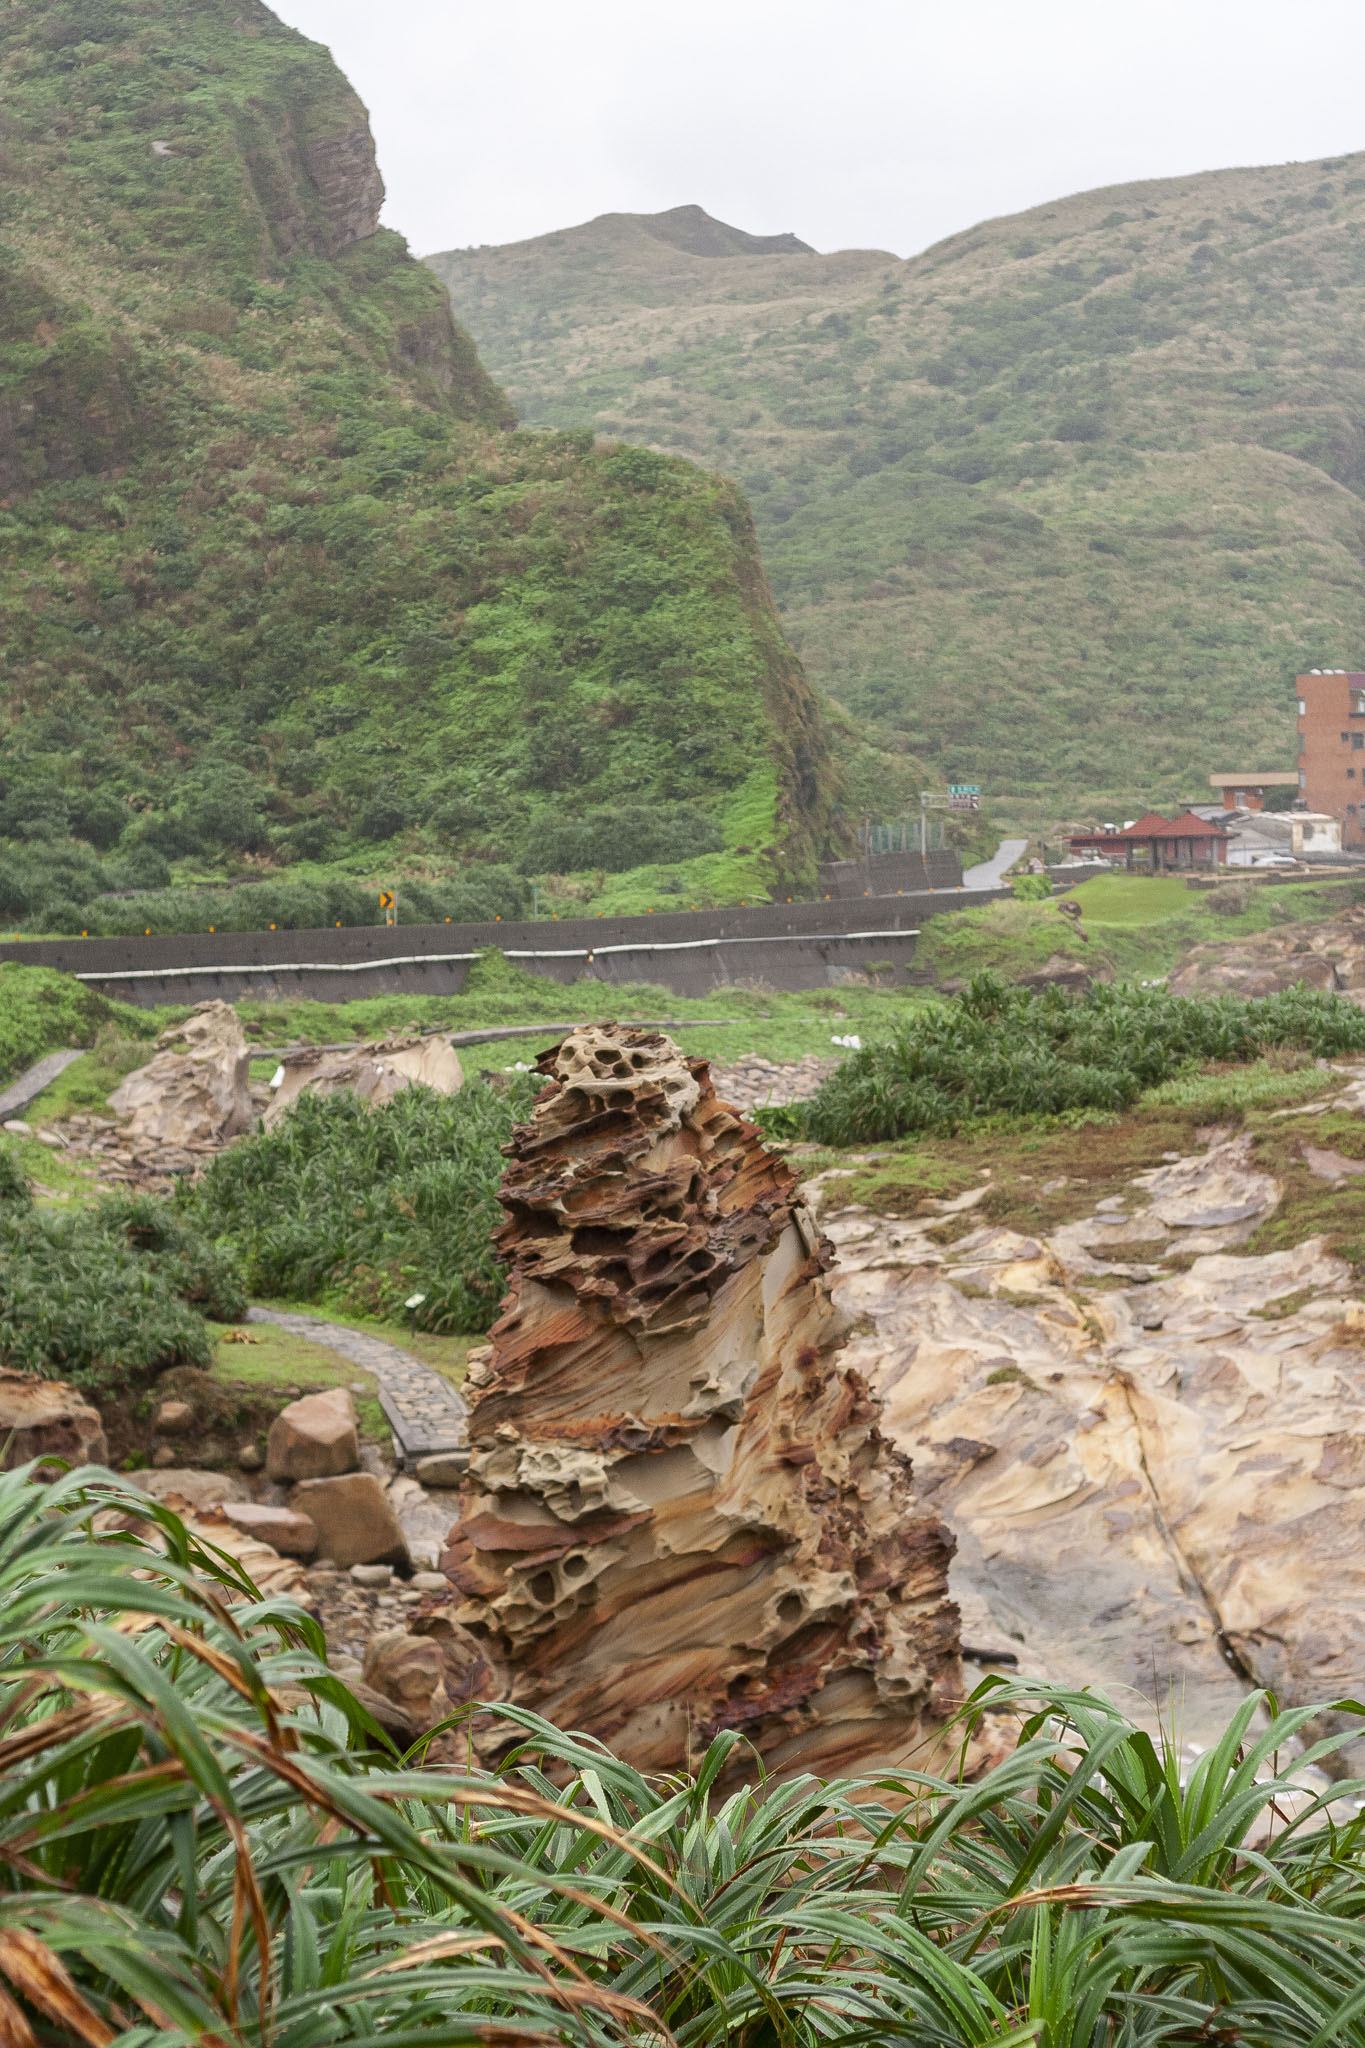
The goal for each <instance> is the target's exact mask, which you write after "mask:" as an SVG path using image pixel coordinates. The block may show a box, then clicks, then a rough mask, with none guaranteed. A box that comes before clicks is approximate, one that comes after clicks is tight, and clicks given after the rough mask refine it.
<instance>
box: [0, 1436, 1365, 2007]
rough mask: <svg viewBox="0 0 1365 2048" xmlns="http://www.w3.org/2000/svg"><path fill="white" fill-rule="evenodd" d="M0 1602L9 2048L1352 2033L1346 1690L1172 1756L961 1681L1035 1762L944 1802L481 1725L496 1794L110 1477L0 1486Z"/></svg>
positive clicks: (1019, 1759) (290, 1619) (1034, 1701)
mask: <svg viewBox="0 0 1365 2048" xmlns="http://www.w3.org/2000/svg"><path fill="white" fill-rule="evenodd" d="M100 1508H114V1509H117V1510H119V1514H118V1516H117V1517H116V1519H117V1520H118V1521H120V1522H123V1521H125V1520H126V1518H127V1517H129V1516H130V1515H131V1516H134V1517H137V1516H140V1517H141V1518H142V1521H143V1523H144V1525H145V1526H146V1527H147V1528H148V1531H149V1533H150V1534H151V1535H152V1536H153V1538H154V1539H155V1540H154V1543H152V1544H143V1543H142V1542H140V1541H139V1540H138V1539H137V1538H136V1537H131V1536H129V1535H126V1534H124V1533H123V1530H122V1528H118V1529H115V1530H111V1531H109V1532H108V1533H96V1531H95V1530H94V1529H93V1527H92V1516H93V1514H94V1512H95V1510H96V1509H100ZM0 1596H2V1597H0V1672H2V1673H3V1677H4V1681H5V1693H6V1706H7V1719H6V1734H7V1740H6V1742H5V1745H4V1750H3V1753H2V1754H0V1812H3V1814H4V1816H5V1819H4V1831H5V1839H6V1842H7V1844H12V1845H13V1846H12V1850H11V1853H10V1854H9V1855H8V1857H7V1865H8V1867H7V1872H6V1889H7V1902H6V1920H7V1930H6V1934H5V1946H4V1958H5V1965H6V1969H5V1975H6V1978H7V1980H8V1988H7V1990H6V1994H5V2007H6V2037H7V2038H8V2039H10V2040H12V2041H14V2042H30V2041H33V2040H35V2039H38V2040H42V2041H45V2042H50V2043H52V2044H54V2048H59V2044H60V2048H66V2044H70V2043H74V2042H76V2041H80V2042H82V2043H99V2042H106V2041H111V2040H113V2039H114V2037H115V2036H116V2035H117V2037H118V2038H119V2039H121V2040H128V2041H130V2042H134V2043H137V2044H140V2048H174V2044H176V2043H184V2042H185V2041H187V2040H189V2041H201V2042H203V2041H209V2042H212V2041H220V2042H226V2041H234V2042H235V2041H244V2040H248V2039H249V2040H252V2041H259V2040H269V2041H271V2042H274V2043H277V2044H281V2048H307V2044H312V2043H317V2042H338V2043H344V2042H357V2043H359V2042H371V2043H373V2042H385V2041H394V2042H399V2043H402V2044H403V2048H451V2044H456V2043H474V2042H481V2043H485V2044H489V2048H496V2044H498V2043H500V2042H503V2043H506V2044H507V2048H513V2044H522V2048H532V2044H534V2048H552V2044H555V2043H559V2044H561V2048H617V2044H619V2048H628V2044H631V2043H643V2042H658V2043H664V2042H675V2043H678V2044H681V2048H707V2044H710V2043H721V2042H725V2043H730V2044H733V2048H766V2044H770V2043H771V2044H773V2048H820V2044H827V2043H840V2042H842V2043H848V2044H858V2043H878V2044H880V2043H891V2042H904V2043H906V2044H909V2048H931V2044H947V2043H951V2042H958V2043H967V2042H973V2043H983V2044H984V2043H986V2042H997V2043H1001V2044H1005V2043H1014V2044H1020V2048H1021V2044H1023V2043H1025V2042H1031V2043H1034V2044H1035V2048H1091V2044H1100V2043H1122V2044H1125V2048H1138V2044H1147V2043H1151V2044H1155V2043H1158V2042H1175V2041H1187V2042H1196V2041H1203V2042H1208V2043H1214V2042H1224V2043H1232V2042H1243V2043H1247V2044H1249V2048H1309V2044H1310V2043H1316V2044H1323V2043H1327V2042H1330V2043H1333V2044H1342V2048H1360V2044H1361V2043H1362V2041H1365V2026H1363V2025H1362V2021H1361V2016H1360V2003H1361V2001H1360V1984H1361V1980H1362V1974H1365V1923H1362V1920H1361V1915H1360V1911H1359V1907H1360V1899H1361V1894H1362V1886H1363V1884H1365V1842H1363V1841H1362V1830H1361V1825H1360V1823H1359V1821H1355V1822H1351V1823H1345V1822H1341V1821H1334V1820H1333V1819H1332V1818H1331V1817H1330V1811H1328V1810H1325V1808H1326V1800H1325V1798H1324V1796H1323V1795H1322V1794H1321V1793H1320V1791H1319V1790H1318V1784H1319V1783H1320V1779H1318V1778H1317V1775H1316V1773H1315V1772H1314V1770H1313V1768H1312V1767H1313V1766H1323V1765H1326V1767H1327V1769H1328V1770H1329V1771H1330V1770H1331V1768H1332V1765H1333V1762H1334V1759H1335V1757H1336V1754H1337V1752H1338V1751H1340V1749H1341V1748H1342V1746H1343V1743H1344V1741H1346V1740H1349V1739H1350V1735H1351V1734H1353V1733H1354V1732H1355V1731H1356V1728H1357V1726H1358V1724H1359V1720H1360V1717H1361V1709H1360V1708H1359V1706H1358V1705H1356V1704H1355V1703H1354V1702H1346V1703H1344V1704H1341V1705H1338V1707H1337V1708H1336V1709H1335V1710H1334V1713H1333V1716H1332V1718H1333V1720H1335V1721H1336V1722H1337V1724H1338V1725H1340V1724H1342V1723H1344V1724H1345V1728H1346V1731H1347V1732H1346V1734H1345V1736H1337V1737H1333V1738H1328V1739H1325V1740H1321V1741H1314V1740H1313V1739H1312V1738H1313V1733H1314V1722H1315V1717H1316V1716H1321V1715H1322V1709H1320V1708H1316V1709H1315V1708H1313V1707H1311V1706H1304V1707H1300V1708H1296V1709H1294V1710H1293V1711H1291V1712H1289V1713H1279V1712H1277V1711H1276V1709H1275V1705H1274V1702H1273V1701H1270V1700H1268V1699H1267V1698H1266V1696H1265V1695H1264V1694H1258V1695H1253V1696H1251V1697H1250V1698H1248V1699H1247V1700H1245V1701H1244V1702H1243V1704H1242V1706H1241V1707H1240V1708H1239V1709H1238V1711H1237V1713H1236V1714H1235V1716H1234V1717H1233V1718H1232V1720H1231V1721H1230V1723H1229V1725H1228V1727H1227V1729H1226V1731H1225V1732H1224V1733H1223V1734H1222V1736H1221V1737H1220V1739H1219V1740H1218V1741H1217V1742H1216V1743H1214V1744H1213V1745H1212V1746H1211V1747H1210V1748H1208V1749H1206V1750H1204V1751H1202V1753H1201V1754H1200V1755H1199V1756H1198V1758H1197V1760H1195V1761H1193V1762H1190V1761H1189V1760H1188V1759H1187V1758H1186V1757H1185V1756H1183V1755H1182V1754H1181V1752H1180V1750H1179V1749H1178V1747H1177V1745H1176V1743H1175V1741H1174V1739H1171V1740H1169V1741H1168V1740H1166V1739H1165V1738H1162V1739H1159V1740H1153V1738H1152V1737H1151V1736H1149V1735H1147V1734H1146V1733H1144V1732H1143V1731H1142V1730H1141V1729H1140V1728H1138V1727H1137V1726H1135V1725H1134V1724H1133V1723H1132V1722H1131V1721H1129V1720H1127V1719H1126V1718H1125V1717H1124V1715H1123V1714H1121V1713H1120V1712H1119V1711H1118V1709H1117V1708H1115V1707H1113V1706H1112V1705H1110V1704H1109V1702H1108V1701H1106V1700H1104V1699H1103V1698H1099V1697H1096V1696H1094V1695H1092V1694H1082V1693H1069V1692H1064V1691H1062V1690H1060V1689H1058V1688H1050V1687H1046V1686H1041V1685H1033V1686H1031V1687H1029V1689H1028V1696H1026V1695H1025V1693H1024V1691H1023V1689H1022V1688H1005V1687H1002V1686H990V1687H982V1688H980V1690H979V1691H978V1693H977V1694H976V1695H975V1696H974V1698H973V1701H972V1702H971V1703H970V1705H969V1708H968V1713H967V1719H968V1721H969V1722H970V1721H972V1720H974V1719H975V1718H976V1717H977V1715H978V1714H979V1713H980V1711H981V1709H982V1707H985V1706H989V1707H993V1708H996V1709H1003V1710H1005V1711H1007V1712H1012V1714H1013V1716H1014V1717H1015V1720H1016V1723H1017V1726H1018V1731H1019V1738H1020V1739H1019V1742H1018V1746H1017V1747H1016V1748H1015V1750H1014V1751H1013V1753H1012V1754H1011V1755H1010V1756H1009V1757H1007V1758H1006V1760H1005V1761H1004V1762H1003V1763H1001V1764H998V1765H996V1766H995V1767H994V1768H993V1769H992V1770H990V1771H988V1772H987V1773H986V1774H985V1775H984V1777H983V1778H982V1779H981V1780H980V1781H978V1782H976V1783H968V1784H963V1783H962V1782H960V1780H959V1779H958V1778H957V1777H956V1775H954V1774H953V1773H952V1772H951V1770H950V1771H949V1773H948V1774H947V1775H945V1776H942V1777H934V1776H931V1775H928V1774H927V1773H924V1772H919V1771H915V1770H910V1769H903V1770H899V1771H890V1770H883V1771H881V1772H880V1773H879V1774H878V1776H877V1778H876V1779H875V1780H861V1781H860V1780H850V1779H836V1780H834V1781H833V1782H832V1783H828V1784H824V1783H821V1782H820V1781H819V1780H818V1779H816V1778H813V1777H798V1778H795V1779H789V1780H787V1781H786V1782H782V1783H774V1782H773V1781H772V1780H764V1779H762V1778H761V1777H760V1776H759V1775H758V1773H757V1772H756V1770H754V1769H753V1767H752V1765H751V1764H750V1763H749V1761H748V1759H747V1758H746V1755H745V1751H744V1748H743V1745H742V1742H741V1738H740V1737H739V1736H737V1735H736V1734H735V1733H733V1732H732V1731H725V1732H722V1733H721V1734H719V1735H718V1736H716V1737H715V1738H714V1739H713V1740H712V1741H711V1743H710V1745H709V1747H706V1748H705V1749H704V1750H703V1751H702V1753H701V1755H700V1758H699V1762H698V1765H697V1767H696V1774H695V1775H693V1774H692V1773H690V1772H687V1773H684V1772H677V1773H669V1774H667V1775H660V1774H658V1773H653V1774H649V1775H645V1774H643V1773H642V1772H640V1771H637V1770H635V1769H633V1768H632V1767H631V1766H630V1765H629V1764H626V1763H624V1762H622V1761H621V1760H620V1759H619V1758H617V1757H615V1756H613V1755H612V1754H611V1752H610V1751H609V1750H608V1749H606V1748H605V1747H603V1746H602V1745H601V1744H599V1743H597V1742H592V1741H589V1740H588V1739H586V1738H585V1737H583V1736H575V1735H567V1734H560V1733H559V1732H558V1731H556V1730H555V1729H553V1728H551V1727H549V1726H548V1725H547V1724H546V1723H545V1722H543V1721H540V1720H538V1719H537V1718H536V1716H534V1715H533V1714H531V1713H529V1712H528V1711H527V1710H526V1709H525V1708H522V1707H519V1706H516V1705H503V1706H500V1707H499V1710H498V1711H499V1715H500V1717H501V1719H502V1721H503V1723H504V1725H505V1727H506V1729H507V1731H508V1737H509V1741H510V1742H511V1743H512V1745H513V1746H512V1748H511V1751H510V1754H509V1756H508V1758H507V1760H506V1762H505V1763H504V1764H503V1765H502V1766H501V1767H500V1768H499V1769H496V1770H487V1769H481V1768H479V1767H477V1766H472V1765H471V1766H467V1767H465V1768H462V1769H461V1768H454V1767H449V1766H447V1767H443V1768H436V1769H426V1770H423V1769H418V1768H414V1766H415V1765H416V1764H418V1763H419V1762H420V1761H421V1758H422V1751H421V1749H419V1750H418V1752H417V1754H416V1755H415V1756H414V1757H413V1758H411V1759H407V1760H400V1759H399V1758H397V1757H396V1756H394V1755H393V1754H392V1753H391V1752H387V1751H386V1750H384V1749H380V1748H377V1747H376V1748H371V1747H367V1746H364V1745H365V1743H366V1737H367V1735H368V1736H369V1737H370V1739H371V1740H372V1741H374V1742H376V1743H378V1742H380V1741H382V1738H380V1737H379V1736H378V1734H377V1731H375V1730H374V1725H373V1723H372V1722H370V1721H369V1719H368V1716H367V1715H366V1714H365V1712H364V1710H363V1709H362V1708H361V1707H360V1706H359V1705H358V1704H357V1702H356V1701H355V1699H354V1698H353V1697H352V1696H351V1694H350V1693H349V1692H348V1691H347V1689H346V1687H345V1686H344V1685H343V1684H342V1682H341V1681H340V1680H339V1679H338V1678H336V1677H335V1676H334V1675H333V1674H332V1673H331V1672H329V1671H328V1669H327V1667H326V1665H325V1663H324V1661H323V1657H324V1649H325V1645H324V1641H323V1637H322V1634H321V1631H320V1630H319V1628H318V1626H317V1624H316V1622H315V1621H314V1620H313V1619H312V1618H311V1617H310V1616H308V1615H306V1614H304V1613H303V1612H302V1611H301V1610H298V1609H292V1610H291V1609H290V1608H289V1607H288V1606H287V1605H286V1604H285V1603H282V1602H280V1601H278V1600H274V1601H262V1600H261V1599H260V1598H259V1596H258V1595H257V1594H256V1593H255V1589H254V1587H252V1586H251V1584H250V1582H249V1581H247V1580H245V1579H244V1578H243V1577H242V1576H241V1574H240V1572H239V1569H238V1568H237V1566H236V1565H235V1563H234V1562H233V1560H231V1559H230V1558H227V1557H225V1556H224V1555H223V1554H222V1553H221V1552H218V1551H215V1550H213V1549H211V1548H209V1547H207V1546H205V1545H203V1544H201V1543H200V1542H198V1541H197V1539H195V1538H194V1537H193V1536H191V1535H190V1534H189V1533H188V1532H187V1531H186V1529H185V1527H184V1525H183V1524H182V1523H181V1522H180V1521H179V1520H178V1518H177V1517H176V1516H175V1515H174V1514H172V1513H171V1512H170V1511H169V1510H168V1509H166V1508H163V1507H162V1506H161V1505H160V1504H159V1503H157V1502H153V1501H148V1500H147V1499H145V1497H142V1496H139V1495H138V1494H137V1493H135V1492H134V1491H133V1490H132V1489H131V1488H129V1487H126V1486H121V1485H119V1484H118V1483H117V1482H116V1481H113V1480H112V1479H111V1478H110V1477H109V1476H108V1475H103V1474H91V1473H89V1472H88V1471H85V1472H76V1473H70V1474H68V1475H66V1476H65V1477H64V1478H62V1479H59V1480H57V1481H56V1482H54V1483H53V1484H51V1485H49V1486H35V1485H33V1484H32V1483H31V1472H30V1471H28V1470H24V1471H18V1472H9V1473H4V1474H0ZM1262 1717H1264V1725H1262ZM1324 1718H1325V1717H1324ZM699 1747H700V1745H699ZM740 1777H742V1778H743V1779H746V1780H747V1781H748V1782H747V1783H741V1785H740V1786H739V1789H734V1790H727V1789H722V1786H723V1785H724V1783H725V1780H726V1779H728V1780H729V1781H730V1782H731V1783H733V1781H734V1780H735V1779H736V1778H740ZM1362 1789H1365V1788H1362V1786H1361V1784H1360V1782H1359V1781H1352V1780H1350V1779H1347V1780H1345V1781H1344V1782H1338V1783H1334V1784H1333V1785H1332V1787H1331V1795H1330V1796H1331V1798H1332V1800H1333V1801H1334V1802H1340V1804H1339V1806H1337V1807H1335V1809H1334V1810H1335V1811H1338V1812H1339V1811H1341V1810H1342V1809H1343V1808H1346V1807H1348V1805H1350V1804H1358V1803H1359V1795H1360V1793H1361V1791H1362ZM267 2013H268V2016H269V2020H268V2025H267V2024H266V2022H265V2017H264V2016H265V2015H266V2014H267ZM58 2016H59V2022H58V2023H57V2024H54V2023H53V2022H54V2020H58Z"/></svg>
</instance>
